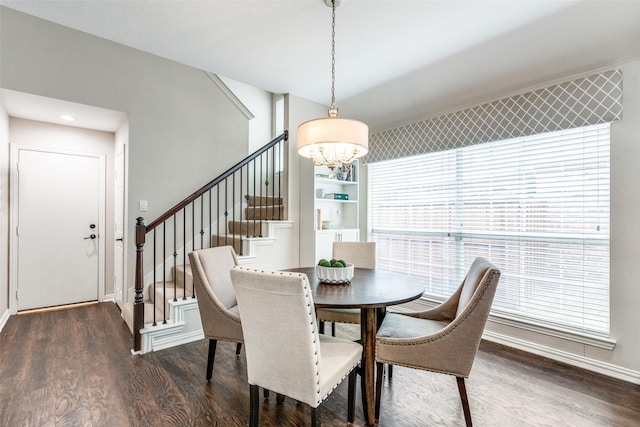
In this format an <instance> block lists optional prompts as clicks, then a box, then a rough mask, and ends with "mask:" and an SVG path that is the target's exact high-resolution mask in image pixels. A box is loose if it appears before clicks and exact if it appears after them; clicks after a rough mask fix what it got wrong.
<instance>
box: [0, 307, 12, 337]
mask: <svg viewBox="0 0 640 427" xmlns="http://www.w3.org/2000/svg"><path fill="white" fill-rule="evenodd" d="M10 315H11V313H10V312H9V309H5V311H4V313H2V316H1V317H0V332H2V328H4V325H6V324H7V321H8V320H9V316H10Z"/></svg>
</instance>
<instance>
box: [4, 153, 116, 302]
mask: <svg viewBox="0 0 640 427" xmlns="http://www.w3.org/2000/svg"><path fill="white" fill-rule="evenodd" d="M17 157H18V169H17V170H18V174H17V175H18V179H17V181H18V182H17V184H18V194H17V198H18V206H17V209H18V214H17V227H16V230H15V231H16V238H17V254H18V256H17V272H16V283H17V297H18V310H27V309H32V308H39V307H49V306H56V305H62V304H70V303H77V302H84V301H95V300H97V299H98V294H99V284H100V280H99V271H100V263H101V260H100V257H101V254H100V251H101V248H102V245H101V244H100V238H101V236H100V232H101V230H103V227H102V226H101V224H100V220H101V219H102V217H103V215H101V214H100V209H101V206H102V203H101V197H102V198H103V197H104V193H103V188H102V187H103V182H104V180H103V179H102V176H101V174H103V173H104V172H103V171H104V158H103V157H102V156H100V155H91V154H74V153H63V152H54V151H45V150H39V149H31V148H19V149H18V156H17Z"/></svg>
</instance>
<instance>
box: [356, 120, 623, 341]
mask: <svg viewBox="0 0 640 427" xmlns="http://www.w3.org/2000/svg"><path fill="white" fill-rule="evenodd" d="M368 173H369V184H368V186H369V188H368V191H369V193H368V200H369V201H368V204H369V206H368V215H369V228H370V240H372V241H375V242H377V246H378V259H377V265H378V266H379V267H380V268H383V269H388V270H393V271H398V272H403V273H406V274H411V275H414V276H419V277H423V278H424V280H425V287H426V292H425V296H427V297H430V298H435V299H440V300H441V299H444V298H446V297H448V296H450V295H451V294H452V292H453V291H454V290H455V289H456V288H457V287H458V285H459V284H460V282H461V280H462V279H463V277H464V275H465V273H466V271H467V269H468V268H469V266H470V265H471V262H472V261H473V259H474V258H475V257H477V256H482V257H485V258H487V259H489V260H491V261H492V262H493V263H494V264H495V265H496V266H498V268H500V269H501V271H502V276H501V278H500V283H499V285H498V290H497V293H496V296H495V299H494V303H493V310H492V312H493V313H494V314H499V315H503V316H507V317H510V318H514V319H516V320H522V321H526V322H533V323H535V324H537V325H543V326H549V327H552V328H559V329H562V330H570V331H577V332H580V333H586V334H592V335H601V336H603V335H607V334H608V333H609V175H610V170H609V124H602V125H595V126H589V127H584V128H577V129H570V130H564V131H559V132H552V133H546V134H541V135H535V136H528V137H521V138H515V139H510V140H504V141H497V142H490V143H484V144H477V145H471V146H467V147H463V148H458V149H455V150H449V151H442V152H434V153H429V154H425V155H421V156H417V157H411V158H404V159H397V160H391V161H387V162H381V163H373V164H370V165H368Z"/></svg>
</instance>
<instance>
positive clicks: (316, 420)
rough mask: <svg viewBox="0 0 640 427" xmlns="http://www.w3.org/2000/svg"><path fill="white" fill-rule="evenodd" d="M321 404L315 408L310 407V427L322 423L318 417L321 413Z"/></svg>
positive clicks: (318, 426) (318, 425) (316, 426)
mask: <svg viewBox="0 0 640 427" xmlns="http://www.w3.org/2000/svg"><path fill="white" fill-rule="evenodd" d="M321 406H322V404H320V405H318V407H317V408H311V427H320V425H321V424H322V421H321V419H320V418H321V414H322V410H321V409H320V407H321Z"/></svg>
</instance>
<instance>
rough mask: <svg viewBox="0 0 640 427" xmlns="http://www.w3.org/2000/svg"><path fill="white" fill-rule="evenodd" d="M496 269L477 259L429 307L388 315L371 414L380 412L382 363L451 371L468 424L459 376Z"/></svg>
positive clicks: (465, 369) (471, 352) (485, 312)
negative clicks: (451, 290)
mask: <svg viewBox="0 0 640 427" xmlns="http://www.w3.org/2000/svg"><path fill="white" fill-rule="evenodd" d="M499 279H500V270H498V269H497V268H496V267H495V266H494V265H493V264H491V263H490V262H489V261H487V260H486V259H484V258H476V259H475V260H474V261H473V263H472V264H471V267H470V268H469V271H468V272H467V275H466V277H465V278H464V280H463V281H462V283H461V284H460V286H459V287H458V289H457V290H456V292H455V293H454V294H453V295H452V296H451V297H450V298H449V299H447V300H446V301H445V302H443V303H442V304H440V305H439V306H437V307H434V308H433V309H431V310H427V311H423V312H417V313H411V314H397V313H388V314H387V315H386V316H385V318H384V320H383V321H382V324H381V326H380V329H378V333H377V336H376V369H377V380H376V418H379V416H380V399H381V393H382V367H383V363H389V364H392V365H400V366H405V367H409V368H415V369H422V370H425V371H432V372H437V373H442V374H448V375H453V376H455V377H456V380H457V383H458V392H459V393H460V399H461V401H462V409H463V412H464V418H465V421H466V424H467V426H471V425H472V423H471V410H470V408H469V400H468V399H467V391H466V387H465V383H464V379H465V378H468V377H469V373H470V371H471V367H472V365H473V361H474V359H475V356H476V352H477V351H478V346H479V345H480V340H481V338H482V332H483V330H484V327H485V324H486V322H487V318H488V316H489V310H490V309H491V304H492V302H493V296H494V295H495V292H496V287H497V285H498V280H499Z"/></svg>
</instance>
